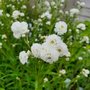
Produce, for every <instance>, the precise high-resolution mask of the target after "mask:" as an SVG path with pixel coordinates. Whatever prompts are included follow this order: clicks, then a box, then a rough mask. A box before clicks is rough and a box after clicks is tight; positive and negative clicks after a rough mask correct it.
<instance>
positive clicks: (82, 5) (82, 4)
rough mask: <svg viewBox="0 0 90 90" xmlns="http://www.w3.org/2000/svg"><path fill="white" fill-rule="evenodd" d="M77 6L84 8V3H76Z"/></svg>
mask: <svg viewBox="0 0 90 90" xmlns="http://www.w3.org/2000/svg"><path fill="white" fill-rule="evenodd" d="M77 4H78V6H79V7H84V6H85V2H80V1H77Z"/></svg>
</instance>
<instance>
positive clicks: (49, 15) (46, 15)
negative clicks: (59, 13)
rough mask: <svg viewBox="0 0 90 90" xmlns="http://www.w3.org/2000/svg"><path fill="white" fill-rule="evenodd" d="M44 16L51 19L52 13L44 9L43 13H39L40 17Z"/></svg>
mask: <svg viewBox="0 0 90 90" xmlns="http://www.w3.org/2000/svg"><path fill="white" fill-rule="evenodd" d="M45 17H47V18H48V19H51V17H52V15H51V14H50V12H49V11H46V12H45V13H43V14H42V15H41V18H45Z"/></svg>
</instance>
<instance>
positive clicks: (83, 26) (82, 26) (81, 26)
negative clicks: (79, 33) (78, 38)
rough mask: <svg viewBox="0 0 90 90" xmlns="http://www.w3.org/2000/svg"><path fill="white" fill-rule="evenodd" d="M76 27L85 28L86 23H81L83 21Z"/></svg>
mask: <svg viewBox="0 0 90 90" xmlns="http://www.w3.org/2000/svg"><path fill="white" fill-rule="evenodd" d="M77 28H78V29H81V30H85V29H86V25H85V24H83V23H80V24H78V25H77Z"/></svg>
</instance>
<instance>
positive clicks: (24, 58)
mask: <svg viewBox="0 0 90 90" xmlns="http://www.w3.org/2000/svg"><path fill="white" fill-rule="evenodd" d="M19 60H20V62H21V63H22V64H25V63H27V62H28V54H27V52H25V51H21V52H20V53H19Z"/></svg>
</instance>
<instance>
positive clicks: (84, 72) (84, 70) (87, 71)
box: [81, 68, 90, 77]
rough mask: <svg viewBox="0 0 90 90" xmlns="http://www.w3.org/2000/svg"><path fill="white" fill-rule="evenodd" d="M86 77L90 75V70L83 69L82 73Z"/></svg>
mask: <svg viewBox="0 0 90 90" xmlns="http://www.w3.org/2000/svg"><path fill="white" fill-rule="evenodd" d="M81 73H82V74H83V75H84V76H85V77H88V75H89V74H90V71H89V70H88V69H85V68H83V69H82V72H81Z"/></svg>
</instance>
